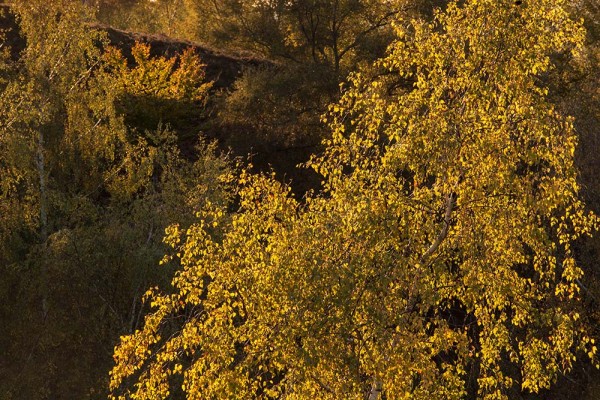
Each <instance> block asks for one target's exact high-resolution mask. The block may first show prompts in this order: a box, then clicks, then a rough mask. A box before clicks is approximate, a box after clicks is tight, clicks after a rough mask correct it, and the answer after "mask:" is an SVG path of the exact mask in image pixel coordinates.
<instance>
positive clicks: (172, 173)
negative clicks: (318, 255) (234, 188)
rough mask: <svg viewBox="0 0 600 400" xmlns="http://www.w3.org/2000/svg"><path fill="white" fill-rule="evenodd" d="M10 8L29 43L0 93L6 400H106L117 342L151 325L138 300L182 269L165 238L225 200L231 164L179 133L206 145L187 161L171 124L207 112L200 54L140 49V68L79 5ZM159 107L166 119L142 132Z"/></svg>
mask: <svg viewBox="0 0 600 400" xmlns="http://www.w3.org/2000/svg"><path fill="white" fill-rule="evenodd" d="M13 7H14V8H13V10H14V11H15V12H16V13H17V16H18V18H19V20H18V21H19V25H20V28H21V31H22V33H23V34H24V36H25V38H26V40H27V44H26V47H25V48H24V50H23V51H22V52H21V54H20V56H19V58H18V59H17V60H11V59H10V58H9V56H8V54H7V55H6V57H4V58H3V64H2V66H3V69H2V82H1V83H0V84H1V85H2V92H1V93H0V98H1V100H2V101H1V105H0V150H1V155H0V264H1V265H2V276H3V278H2V281H1V284H0V303H1V306H0V313H1V315H2V321H3V324H2V332H3V334H2V339H0V346H1V347H2V349H3V353H2V356H1V357H0V370H1V373H0V376H2V378H1V379H0V392H2V393H3V396H4V397H5V398H7V399H11V398H31V399H41V398H61V397H64V396H69V397H74V398H86V397H102V394H103V393H105V392H106V389H107V382H106V377H105V371H106V370H107V369H108V368H109V365H110V361H111V354H112V347H113V345H114V342H115V340H116V338H117V337H118V335H120V334H123V333H126V332H132V331H133V330H134V329H135V328H136V327H137V326H138V324H139V323H140V319H141V315H142V314H143V309H142V306H141V304H140V302H139V297H140V295H141V294H142V293H143V291H144V289H145V287H147V286H148V285H154V284H159V283H161V282H167V281H168V280H169V279H170V274H171V273H172V270H173V268H174V267H175V266H173V265H171V266H166V267H164V268H161V269H159V268H157V267H156V266H157V264H158V261H159V260H160V258H161V257H162V254H164V251H165V250H164V247H163V243H162V236H163V232H164V228H165V227H166V226H167V225H168V224H169V223H172V222H173V221H180V222H181V223H182V224H183V226H185V225H186V224H189V222H190V220H191V218H192V216H193V213H194V212H195V211H197V210H199V209H200V207H201V206H202V204H203V203H204V202H205V201H208V200H210V201H211V202H213V203H216V204H223V203H225V202H227V201H228V200H227V199H228V197H227V195H226V194H225V193H224V192H223V190H222V183H221V182H220V181H219V180H218V176H219V175H221V173H223V172H225V171H227V169H228V166H227V162H226V161H225V159H224V158H223V157H219V156H217V155H216V149H215V146H214V145H208V144H206V143H203V142H202V141H201V140H199V137H198V136H195V137H194V138H192V137H191V136H190V135H191V132H190V131H189V129H190V127H189V125H186V124H183V123H180V124H179V125H178V126H174V128H179V127H182V126H185V127H186V128H187V129H188V130H187V131H186V132H185V133H186V134H187V135H188V136H187V139H186V143H191V142H195V143H196V144H197V145H198V146H197V148H196V150H195V152H197V153H196V154H197V155H196V157H195V160H194V161H192V160H189V159H186V158H184V157H182V156H181V152H180V149H179V144H180V143H181V141H180V139H181V137H180V136H179V135H178V132H175V131H174V130H173V128H170V127H168V126H167V125H166V124H167V123H168V122H169V121H168V118H167V117H168V116H166V115H165V116H164V118H160V117H161V116H162V115H164V114H161V110H164V112H165V113H166V112H167V111H168V112H169V113H176V112H177V110H180V109H181V107H188V108H189V109H190V110H195V111H194V112H195V114H201V113H202V109H203V104H204V102H205V99H206V96H207V89H208V87H209V85H208V84H207V83H206V82H205V81H204V72H203V69H202V67H203V66H202V63H201V62H200V60H199V59H198V57H197V56H195V55H193V54H192V53H190V52H187V53H185V54H182V55H181V57H180V58H177V59H173V60H166V59H164V58H156V59H154V58H150V57H148V54H147V50H148V49H147V47H144V46H137V47H135V51H136V54H138V57H137V58H136V61H137V63H138V65H137V66H131V67H129V66H127V65H126V63H125V60H124V59H123V58H122V57H121V56H120V55H119V54H118V52H116V51H115V50H109V51H107V52H106V53H105V54H103V53H102V52H101V50H100V46H99V45H103V46H104V47H105V48H106V41H105V40H104V38H103V36H102V34H101V33H100V32H98V31H95V30H93V29H92V28H90V25H89V24H88V22H90V18H91V16H90V14H89V10H88V9H86V8H85V7H83V6H82V5H81V4H80V3H78V2H72V1H68V0H53V1H33V0H32V1H28V2H19V3H18V4H15V5H14V6H13ZM4 66H6V67H4ZM139 75H144V76H145V79H144V80H140V79H138V78H137V76H139ZM175 101H178V102H180V106H179V107H180V108H177V107H173V102H175ZM149 104H151V105H152V107H153V108H152V112H153V113H154V114H152V115H153V116H155V118H154V119H153V120H151V121H150V120H148V121H144V123H145V125H142V124H141V122H140V121H139V119H138V118H140V116H142V115H149V114H150V112H149V110H148V108H149ZM124 106H126V107H127V109H126V110H125V109H124ZM191 114H192V112H191V111H190V112H189V113H188V115H191ZM179 116H181V114H179ZM136 124H138V125H136Z"/></svg>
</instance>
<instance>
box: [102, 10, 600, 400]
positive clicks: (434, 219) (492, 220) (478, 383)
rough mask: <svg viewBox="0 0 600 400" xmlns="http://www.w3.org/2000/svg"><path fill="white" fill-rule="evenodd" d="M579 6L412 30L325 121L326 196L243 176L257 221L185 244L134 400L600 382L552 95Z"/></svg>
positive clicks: (574, 201) (152, 322)
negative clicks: (582, 373) (578, 364)
mask: <svg viewBox="0 0 600 400" xmlns="http://www.w3.org/2000/svg"><path fill="white" fill-rule="evenodd" d="M565 5H566V1H561V0H539V1H537V2H535V3H533V2H531V3H529V2H514V1H497V0H471V1H466V2H463V1H460V2H450V3H449V4H448V6H447V7H446V8H445V9H444V10H443V11H442V10H438V11H436V13H435V17H434V20H433V22H427V21H422V20H412V21H404V20H398V21H396V23H395V25H394V26H395V32H396V36H397V39H396V40H395V41H394V43H393V44H392V45H391V46H390V48H389V49H388V53H387V55H386V56H385V57H384V58H383V59H381V60H379V61H377V62H376V63H375V65H373V66H372V68H370V69H367V70H363V71H361V72H357V73H354V74H353V75H352V76H351V79H350V81H349V83H348V85H347V86H346V90H345V93H344V95H343V96H342V98H341V100H340V101H339V102H338V103H336V104H334V105H333V106H332V107H331V110H330V113H329V114H328V115H327V116H326V118H325V119H326V121H327V123H328V125H329V127H330V128H331V130H332V138H331V139H330V140H328V141H326V143H325V144H326V146H327V148H326V151H325V153H324V155H322V156H320V157H315V158H313V160H312V161H311V163H310V165H311V166H312V167H313V168H314V169H315V170H316V171H317V172H319V173H320V174H321V175H322V176H323V184H324V191H323V193H321V194H318V195H309V196H308V197H306V199H305V200H304V201H303V202H301V203H300V202H298V201H297V200H295V199H294V198H293V197H292V196H290V192H289V188H287V187H286V186H284V185H282V184H279V183H277V182H276V181H275V180H274V179H273V178H272V177H269V176H254V175H250V174H248V173H244V172H243V173H241V175H240V176H239V177H238V178H236V179H235V180H234V181H235V182H237V184H238V186H239V188H238V190H237V192H236V194H237V196H238V204H239V209H238V211H237V212H235V213H233V214H232V215H230V216H229V215H227V212H226V211H227V209H226V208H224V207H223V206H216V205H215V206H212V205H208V206H207V207H205V209H204V210H203V211H202V212H201V213H199V215H198V217H199V219H198V222H197V223H196V224H194V225H193V226H192V227H191V228H189V229H185V230H184V229H181V228H179V227H178V226H176V225H174V226H172V227H171V228H170V229H169V230H168V231H167V236H166V239H165V240H166V241H167V242H168V243H170V244H171V245H172V247H173V248H174V252H173V255H172V257H174V258H175V259H176V260H178V261H179V262H180V263H181V265H182V269H181V271H180V272H179V273H178V274H177V275H176V277H175V278H174V280H173V292H172V293H166V294H165V293H161V292H160V291H158V290H156V289H151V290H149V291H148V292H147V294H146V296H145V298H146V300H147V301H148V302H149V304H150V305H151V306H152V307H153V312H152V313H150V314H149V315H148V316H147V317H146V320H145V326H144V328H143V329H140V330H138V331H136V332H135V333H134V334H132V335H129V336H124V337H122V338H121V343H120V345H119V346H117V348H116V349H115V360H116V364H115V366H114V368H113V370H112V372H111V388H112V390H113V396H114V398H131V399H157V398H168V397H169V396H175V395H178V394H179V395H185V396H186V397H187V398H189V399H201V398H213V399H234V398H239V399H247V398H284V399H313V398H320V399H340V398H344V399H365V398H368V399H370V400H374V399H380V398H387V399H400V398H407V399H408V398H410V399H462V398H465V397H471V398H483V399H508V398H515V395H516V394H518V393H519V392H529V393H538V392H539V391H540V390H542V389H545V388H548V387H550V386H551V385H552V383H553V382H554V381H555V380H556V378H557V376H558V375H559V374H562V373H566V372H568V371H569V370H570V369H571V368H572V366H573V363H574V361H575V359H576V357H579V356H584V357H589V358H590V359H593V360H595V357H596V356H595V354H596V346H595V344H594V341H593V340H592V339H591V338H590V337H589V336H588V335H587V334H586V332H585V330H584V328H583V325H582V324H581V319H580V315H579V314H578V311H577V308H576V307H575V304H576V302H577V299H578V298H579V293H580V281H581V279H582V269H581V267H580V266H579V265H578V262H577V260H576V257H575V254H574V251H573V246H574V243H575V242H576V241H577V239H578V238H580V237H581V236H583V235H589V234H591V232H593V231H594V229H596V227H597V224H598V221H597V218H596V216H594V215H593V214H591V213H589V212H587V211H586V208H585V205H584V204H583V203H582V202H581V200H580V199H579V195H578V193H579V187H578V183H577V171H576V169H575V167H574V164H573V155H574V151H575V148H576V144H577V136H576V134H575V132H574V130H573V125H572V124H573V121H572V119H571V118H569V117H566V116H564V115H561V114H560V113H559V112H558V111H557V110H556V109H555V107H554V106H553V105H552V104H550V103H549V102H548V101H547V99H546V97H547V89H546V87H544V84H543V80H542V79H540V78H541V77H543V76H544V74H546V73H547V72H548V71H550V70H551V69H552V68H554V66H553V63H552V56H553V55H556V54H560V55H563V56H566V57H573V58H576V57H577V56H578V52H579V51H580V50H581V46H582V41H583V36H584V31H583V29H582V26H581V25H580V23H579V22H577V21H574V20H573V19H571V18H570V16H569V15H568V13H567V12H566V11H565ZM167 259H169V257H167V258H166V260H167Z"/></svg>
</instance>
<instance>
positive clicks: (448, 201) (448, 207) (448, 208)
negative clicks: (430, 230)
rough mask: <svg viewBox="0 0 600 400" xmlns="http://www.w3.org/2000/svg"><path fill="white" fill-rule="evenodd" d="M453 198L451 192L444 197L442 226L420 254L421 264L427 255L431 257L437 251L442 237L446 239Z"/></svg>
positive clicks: (442, 239)
mask: <svg viewBox="0 0 600 400" xmlns="http://www.w3.org/2000/svg"><path fill="white" fill-rule="evenodd" d="M454 200H455V195H454V194H453V193H450V194H449V195H448V198H447V199H446V211H445V213H444V226H443V227H442V230H441V231H440V233H438V235H437V237H436V238H435V240H434V241H433V243H432V244H431V246H429V248H428V249H427V251H426V252H425V253H423V255H422V256H421V264H424V263H425V262H427V260H428V259H429V257H431V255H432V254H433V253H435V252H436V251H437V249H438V248H439V247H440V245H441V244H442V242H443V241H444V239H446V236H448V230H449V229H450V219H451V217H452V211H453V210H454V203H455V201H454Z"/></svg>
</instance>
